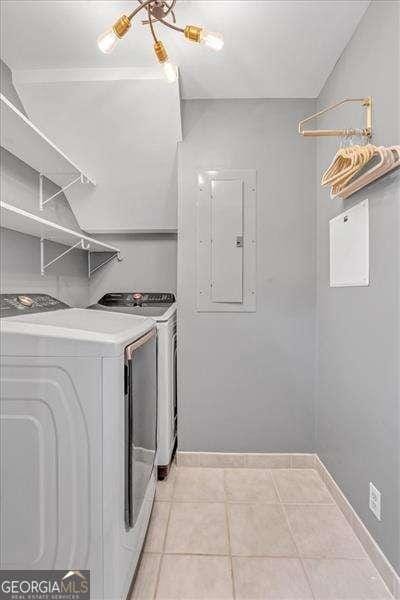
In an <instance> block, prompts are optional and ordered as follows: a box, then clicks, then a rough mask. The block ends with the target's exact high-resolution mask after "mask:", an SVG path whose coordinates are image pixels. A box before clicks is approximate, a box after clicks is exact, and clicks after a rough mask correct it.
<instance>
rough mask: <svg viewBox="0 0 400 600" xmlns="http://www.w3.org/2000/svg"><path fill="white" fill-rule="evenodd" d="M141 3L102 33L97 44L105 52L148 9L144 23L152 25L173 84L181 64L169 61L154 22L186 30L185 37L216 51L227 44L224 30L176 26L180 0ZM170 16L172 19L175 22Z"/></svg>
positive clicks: (160, 59)
mask: <svg viewBox="0 0 400 600" xmlns="http://www.w3.org/2000/svg"><path fill="white" fill-rule="evenodd" d="M137 1H138V2H139V6H138V7H137V8H136V9H135V10H134V11H132V12H131V13H130V14H129V15H122V17H120V18H119V19H118V21H116V22H115V23H114V25H113V26H112V27H110V28H109V29H107V31H105V32H104V33H102V34H101V35H100V36H99V37H98V39H97V44H98V46H99V48H100V50H101V51H102V52H104V53H105V54H109V53H110V52H112V51H113V50H114V48H115V46H116V45H117V43H118V42H119V40H120V39H121V38H123V37H124V35H125V34H126V33H127V32H128V30H129V29H130V27H131V23H132V19H133V18H134V17H135V16H136V15H137V14H138V13H139V12H140V11H141V10H143V9H145V10H146V11H147V19H146V20H144V21H142V24H143V25H148V26H149V28H150V31H151V34H152V36H153V40H154V52H155V54H156V56H157V59H158V62H159V63H160V64H161V66H162V68H163V70H164V75H165V77H166V79H167V81H169V82H170V83H173V82H174V81H176V80H177V78H178V69H177V67H176V66H175V65H174V64H173V63H172V62H171V61H170V60H169V58H168V53H167V51H166V49H165V47H164V44H163V43H162V41H161V40H159V39H158V37H157V34H156V31H155V28H154V24H155V23H162V24H163V25H165V26H166V27H169V28H170V29H174V30H175V31H179V32H180V33H183V35H184V36H185V38H186V39H187V40H189V41H191V42H195V43H198V44H203V45H205V46H208V47H209V48H212V49H213V50H221V49H222V47H223V45H224V40H223V37H222V35H221V34H220V33H212V32H210V31H205V30H204V29H203V28H202V27H197V26H196V25H186V27H185V28H181V27H178V26H177V25H175V23H176V19H175V13H174V8H175V4H176V0H169V1H168V0H137ZM167 19H171V20H172V23H171V22H170V21H168V20H167Z"/></svg>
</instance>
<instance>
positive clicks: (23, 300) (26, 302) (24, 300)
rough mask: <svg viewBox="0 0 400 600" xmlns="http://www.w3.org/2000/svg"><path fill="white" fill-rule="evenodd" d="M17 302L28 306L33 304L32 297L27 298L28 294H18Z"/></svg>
mask: <svg viewBox="0 0 400 600" xmlns="http://www.w3.org/2000/svg"><path fill="white" fill-rule="evenodd" d="M18 302H19V303H20V304H23V306H27V307H28V308H30V307H31V306H32V305H33V300H32V298H29V296H18Z"/></svg>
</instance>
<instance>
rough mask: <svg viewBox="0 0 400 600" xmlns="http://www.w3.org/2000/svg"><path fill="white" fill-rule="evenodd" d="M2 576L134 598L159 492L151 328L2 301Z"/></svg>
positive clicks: (47, 300)
mask: <svg viewBox="0 0 400 600" xmlns="http://www.w3.org/2000/svg"><path fill="white" fill-rule="evenodd" d="M0 301H1V302H0V305H1V314H2V318H1V320H0V324H1V334H2V347H1V413H0V416H1V420H0V423H1V432H0V434H1V490H2V497H1V552H0V555H1V568H2V569H66V570H69V569H80V570H81V569H90V576H91V577H90V579H91V598H93V599H94V600H120V599H125V598H126V597H127V594H128V591H129V586H130V584H131V581H132V578H133V575H134V572H135V568H136V564H137V561H138V557H139V555H140V551H141V548H142V544H143V541H144V537H145V534H146V530H147V525H148V522H149V518H150V513H151V509H152V505H153V499H154V492H155V479H156V469H155V457H156V449H157V439H156V437H157V368H156V338H157V329H156V324H155V322H154V321H153V320H152V319H150V318H145V319H143V318H139V317H132V316H131V315H124V314H116V313H109V314H104V313H103V314H100V313H98V312H95V311H91V310H87V309H77V308H69V307H68V306H66V305H65V304H63V303H61V302H59V301H58V300H56V299H54V298H51V297H50V296H47V295H44V294H32V295H30V296H19V297H18V296H16V295H11V294H5V295H1V296H0Z"/></svg>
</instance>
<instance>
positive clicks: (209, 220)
mask: <svg viewBox="0 0 400 600" xmlns="http://www.w3.org/2000/svg"><path fill="white" fill-rule="evenodd" d="M198 183H199V186H198V189H199V191H198V200H197V310H198V311H199V312H254V311H255V310H256V194H257V190H256V171H254V170H219V171H216V170H213V171H202V172H200V173H198Z"/></svg>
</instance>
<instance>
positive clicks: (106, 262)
mask: <svg viewBox="0 0 400 600" xmlns="http://www.w3.org/2000/svg"><path fill="white" fill-rule="evenodd" d="M91 255H92V252H90V250H89V252H88V276H89V279H90V278H91V276H92V275H93V273H95V272H96V271H97V270H98V269H101V268H102V267H104V266H105V265H107V264H108V263H109V262H111V261H112V260H114V258H116V259H117V260H118V262H121V261H122V256H121V253H120V252H114V254H112V255H111V256H108V257H107V258H106V259H105V260H103V262H101V263H100V264H98V265H96V266H95V267H93V268H92V261H91Z"/></svg>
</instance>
